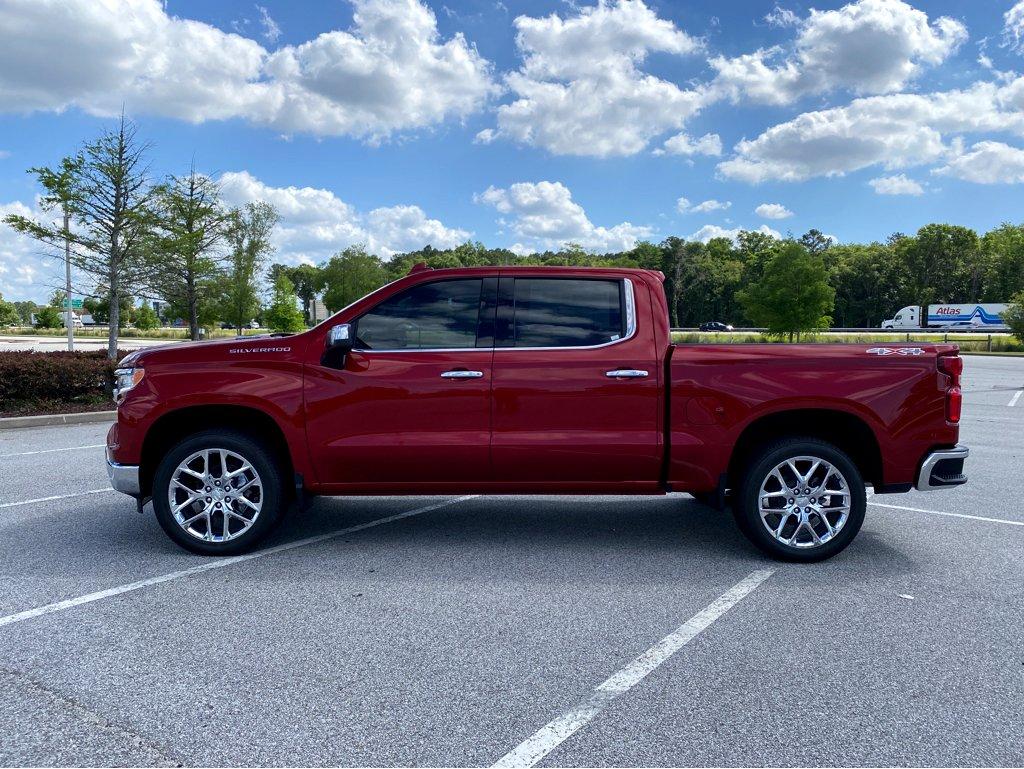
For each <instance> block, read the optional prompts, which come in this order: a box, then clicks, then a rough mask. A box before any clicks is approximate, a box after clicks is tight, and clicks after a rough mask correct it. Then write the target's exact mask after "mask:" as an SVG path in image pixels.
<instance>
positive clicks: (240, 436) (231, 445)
mask: <svg viewBox="0 0 1024 769" xmlns="http://www.w3.org/2000/svg"><path fill="white" fill-rule="evenodd" d="M212 448H218V449H227V450H228V451H229V452H232V453H234V454H237V455H238V456H240V457H243V458H244V459H245V460H246V461H247V462H249V464H251V465H252V467H253V469H254V470H255V471H256V473H258V474H259V480H260V483H261V484H262V490H261V495H262V507H261V509H260V511H259V513H258V515H256V517H255V519H254V520H253V522H252V524H251V525H250V526H249V527H248V529H247V530H245V531H242V532H241V533H240V534H238V535H237V536H235V538H234V539H229V540H227V541H224V542H211V541H204V540H203V539H200V538H199V537H197V536H193V535H192V534H189V533H188V532H186V531H185V529H183V528H182V526H181V525H179V524H178V521H177V520H176V519H175V517H174V515H173V514H172V512H171V506H170V501H169V499H168V490H169V488H170V485H171V478H172V476H173V474H174V471H175V470H176V469H177V467H178V465H179V464H180V463H181V462H182V461H184V460H185V459H187V458H188V457H189V456H190V455H192V454H194V453H195V452H197V451H201V450H203V449H212ZM229 467H230V465H229ZM285 506H286V500H285V497H284V486H283V483H282V479H281V469H280V464H279V462H278V461H277V459H276V458H275V457H274V454H273V453H272V452H271V451H269V450H268V449H267V448H265V447H264V446H263V445H262V444H261V443H259V441H257V440H256V439H254V438H252V437H251V436H249V435H246V434H244V433H240V432H235V431H228V430H206V431H204V432H201V433H196V434H195V435H192V436H190V437H188V438H186V439H184V440H182V441H181V442H179V443H178V444H177V445H175V446H174V447H173V448H172V449H171V450H170V451H168V452H167V453H166V454H165V455H164V457H163V459H161V460H160V464H159V465H157V468H156V473H155V474H154V476H153V509H154V511H155V512H156V519H157V521H158V522H159V523H160V526H161V528H162V529H163V530H164V531H165V532H166V533H167V536H169V537H170V538H171V539H172V540H174V541H175V542H176V543H177V544H178V545H180V546H181V547H183V548H185V549H186V550H189V551H191V552H193V553H198V554H200V555H237V554H239V553H245V552H248V551H250V550H252V549H254V548H255V547H256V546H257V545H258V544H259V543H260V542H261V541H262V540H263V539H264V537H266V536H267V534H269V533H270V532H271V531H272V530H273V528H274V527H275V526H276V525H277V523H278V522H279V521H280V519H281V518H282V517H283V515H284V511H285Z"/></svg>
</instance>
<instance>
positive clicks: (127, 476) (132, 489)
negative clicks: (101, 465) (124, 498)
mask: <svg viewBox="0 0 1024 769" xmlns="http://www.w3.org/2000/svg"><path fill="white" fill-rule="evenodd" d="M107 476H109V478H110V485H111V486H113V487H114V490H115V491H120V492H121V493H122V494H127V495H128V496H131V497H136V498H138V497H139V495H140V494H142V487H141V486H140V484H139V466H138V465H119V464H118V463H117V462H114V461H112V460H111V459H110V457H107Z"/></svg>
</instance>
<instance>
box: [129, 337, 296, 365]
mask: <svg viewBox="0 0 1024 769" xmlns="http://www.w3.org/2000/svg"><path fill="white" fill-rule="evenodd" d="M304 337H305V334H304V333H303V334H256V335H253V336H245V337H233V338H231V339H210V340H207V341H202V342H189V341H185V342H170V343H168V344H161V345H157V346H155V347H144V348H142V349H141V350H135V351H134V352H132V353H129V354H128V355H126V356H125V357H124V358H122V359H121V363H120V364H119V365H121V366H137V365H142V366H145V365H146V364H148V363H163V362H165V361H166V362H171V361H182V360H213V359H218V358H224V357H227V356H228V355H236V354H243V355H244V354H256V353H275V352H290V351H291V350H292V349H294V347H295V346H296V345H295V341H296V340H299V339H300V338H304Z"/></svg>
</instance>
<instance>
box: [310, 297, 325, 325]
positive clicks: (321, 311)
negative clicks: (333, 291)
mask: <svg viewBox="0 0 1024 769" xmlns="http://www.w3.org/2000/svg"><path fill="white" fill-rule="evenodd" d="M328 315H330V313H329V312H327V306H326V305H325V304H324V302H323V300H322V299H313V301H312V302H310V304H309V320H310V322H311V323H312V324H313V325H314V326H315V325H316V324H317V323H320V322H321V321H324V320H327V316H328Z"/></svg>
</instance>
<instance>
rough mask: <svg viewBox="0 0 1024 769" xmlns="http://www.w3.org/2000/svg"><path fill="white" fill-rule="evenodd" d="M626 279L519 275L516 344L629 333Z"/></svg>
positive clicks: (582, 341)
mask: <svg viewBox="0 0 1024 769" xmlns="http://www.w3.org/2000/svg"><path fill="white" fill-rule="evenodd" d="M621 293H622V282H621V281H618V280H570V279H566V278H516V282H515V311H514V314H513V321H512V325H513V332H512V337H513V340H514V341H513V346H514V347H584V346H591V345H597V344H606V343H607V342H614V341H615V340H616V339H621V338H622V336H623V334H624V333H625V327H624V323H623V308H622V301H623V300H622V296H621Z"/></svg>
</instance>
